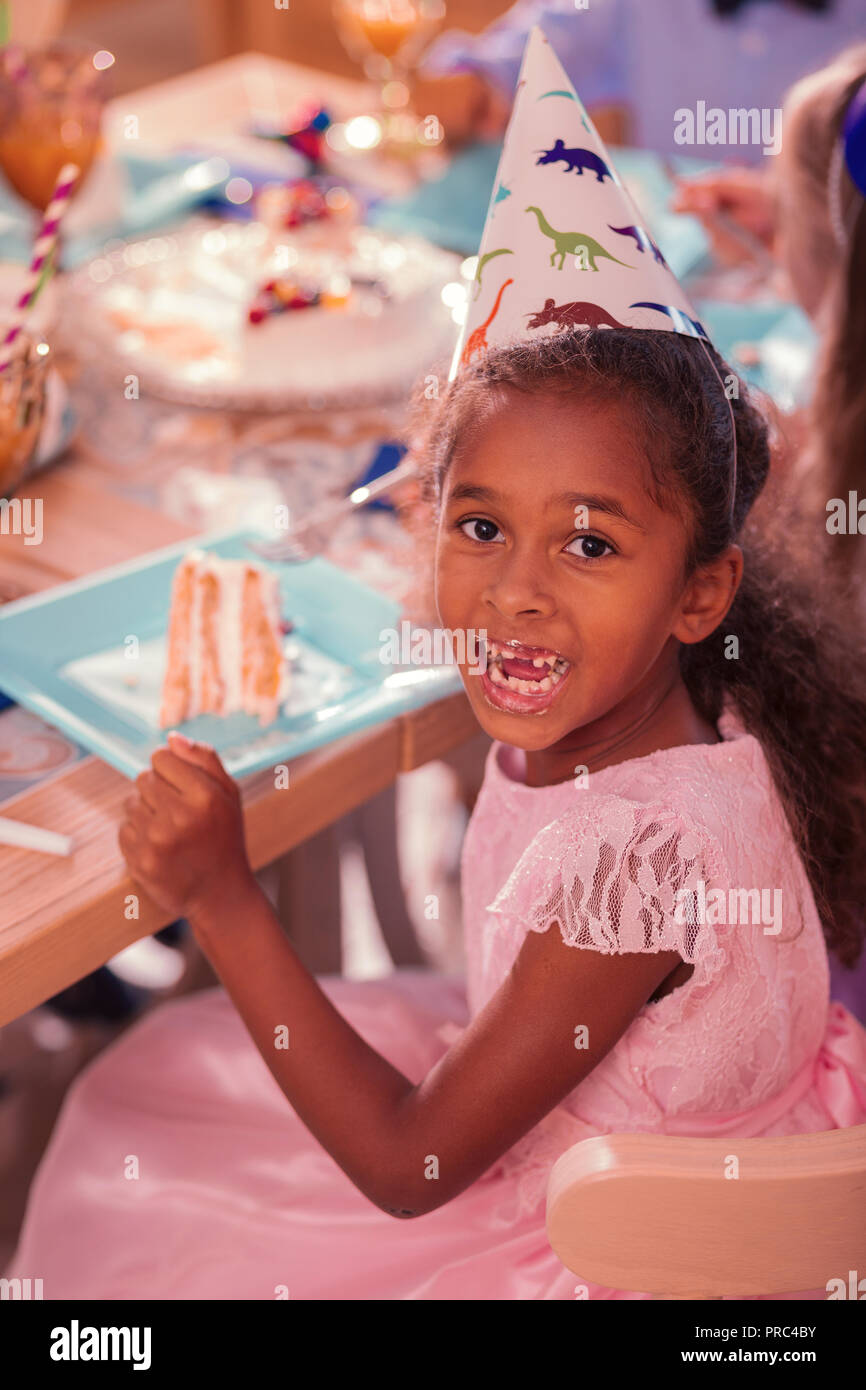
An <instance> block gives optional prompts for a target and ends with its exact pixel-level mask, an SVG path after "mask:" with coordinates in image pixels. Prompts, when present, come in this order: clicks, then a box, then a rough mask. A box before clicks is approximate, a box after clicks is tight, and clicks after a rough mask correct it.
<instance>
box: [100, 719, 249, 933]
mask: <svg viewBox="0 0 866 1390" xmlns="http://www.w3.org/2000/svg"><path fill="white" fill-rule="evenodd" d="M135 786H136V791H135V793H134V794H133V795H132V796H130V797H128V798H127V799H126V801H125V802H124V807H123V809H124V820H123V823H122V825H121V827H120V832H119V835H118V840H119V843H120V848H121V850H122V851H123V854H124V857H125V859H126V862H127V864H128V866H129V871H130V873H131V874H132V876H133V878H134V879H136V880H137V882H138V883H140V884H141V886H142V887H143V888H144V889H145V890H146V892H147V894H148V896H149V897H151V898H152V899H153V901H154V902H155V903H158V904H159V906H160V907H161V908H164V910H165V911H166V912H171V913H173V914H174V915H175V916H177V917H188V918H191V917H193V916H195V915H196V914H197V913H201V912H202V911H209V910H210V909H211V908H212V906H213V905H214V904H220V903H224V902H228V901H229V900H232V899H237V897H238V895H239V894H241V895H242V894H243V893H245V892H246V891H248V890H249V889H250V888H253V889H254V888H255V880H254V879H253V874H252V870H251V868H250V865H249V860H248V859H247V854H246V848H245V845H244V827H243V817H242V814H241V800H240V793H239V792H238V788H237V786H236V784H235V783H234V781H233V780H232V778H231V777H230V776H229V775H228V773H227V772H226V770H225V768H224V767H223V765H222V763H221V762H220V760H219V758H218V757H217V755H216V753H215V752H214V750H213V749H212V748H209V747H208V746H207V744H204V743H193V742H191V741H190V740H189V739H186V738H184V737H183V736H182V735H180V734H175V733H171V734H169V747H168V748H159V749H158V750H157V751H156V752H155V753H154V754H153V757H152V758H151V770H150V771H148V772H142V773H140V774H139V776H138V777H137V778H136V781H135Z"/></svg>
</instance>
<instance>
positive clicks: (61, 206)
mask: <svg viewBox="0 0 866 1390" xmlns="http://www.w3.org/2000/svg"><path fill="white" fill-rule="evenodd" d="M80 173H81V170H80V169H79V167H78V165H77V164H64V166H63V168H62V169H61V170H60V173H59V174H58V175H57V183H56V184H55V186H54V193H53V195H52V198H51V202H50V203H49V204H48V207H47V208H46V209H45V216H44V217H43V219H42V226H41V227H40V228H39V235H38V237H37V238H36V245H35V246H34V248H33V258H32V260H31V262H30V269H29V271H28V273H27V283H26V284H25V286H24V289H23V291H22V292H21V296H20V298H19V300H18V303H17V304H16V305H15V308H14V310H13V312H12V322H11V324H10V325H9V328H8V330H7V333H6V337H5V338H4V339H3V342H2V344H0V372H5V370H6V368H7V367H8V366H9V363H10V362H11V361H12V353H13V350H14V346H15V340H16V338H17V337H18V334H19V333H20V332H21V329H22V328H23V326H24V323H25V321H26V319H27V313H28V310H29V308H30V305H31V303H32V302H33V297H34V294H35V292H36V288H37V286H38V284H39V281H40V279H41V278H42V271H43V268H44V266H45V262H46V261H47V260H48V257H49V256H50V255H51V253H52V252H53V251H54V248H55V247H56V245H57V239H58V236H59V233H60V223H61V222H62V220H63V214H64V213H65V211H66V208H67V204H68V203H69V199H70V196H71V194H72V190H73V188H74V187H75V185H76V183H77V182H78V177H79V175H80Z"/></svg>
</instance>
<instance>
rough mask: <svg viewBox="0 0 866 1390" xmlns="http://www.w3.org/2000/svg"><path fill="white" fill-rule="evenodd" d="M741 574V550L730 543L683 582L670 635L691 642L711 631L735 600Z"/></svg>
mask: <svg viewBox="0 0 866 1390" xmlns="http://www.w3.org/2000/svg"><path fill="white" fill-rule="evenodd" d="M742 577H743V552H742V550H741V549H740V547H739V546H738V545H729V546H728V548H727V550H724V551H723V552H722V554H721V555H719V556H718V558H717V559H715V560H713V561H712V563H711V564H709V565H705V566H704V567H703V568H702V569H700V570H697V571H696V572H695V573H694V574H693V575H692V577H691V578H690V579H689V581H688V583H687V584H686V587H685V589H684V590H683V596H682V599H681V601H680V611H679V616H678V618H677V621H676V624H675V626H674V628H673V629H672V635H673V636H674V637H676V638H678V640H679V641H680V642H685V643H686V644H688V645H691V644H692V643H694V642H702V641H703V640H704V638H705V637H709V635H710V633H711V632H714V631H715V630H716V628H717V627H718V625H719V623H720V622H721V621H722V619H723V618H724V616H725V614H726V613H727V611H728V609H729V608H730V606H731V604H732V603H733V601H734V596H735V594H736V592H737V590H738V588H739V587H740V580H741V579H742Z"/></svg>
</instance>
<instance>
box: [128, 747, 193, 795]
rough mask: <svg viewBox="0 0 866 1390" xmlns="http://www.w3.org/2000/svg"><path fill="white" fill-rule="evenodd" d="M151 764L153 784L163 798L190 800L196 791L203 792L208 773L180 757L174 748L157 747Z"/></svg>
mask: <svg viewBox="0 0 866 1390" xmlns="http://www.w3.org/2000/svg"><path fill="white" fill-rule="evenodd" d="M150 764H151V768H152V771H151V773H150V776H151V777H153V779H154V781H153V786H154V788H155V789H156V792H157V794H158V795H159V796H160V797H161V798H166V799H168V800H173V799H174V798H175V797H179V798H180V800H181V801H186V802H188V801H189V800H190V799H191V798H192V797H194V796H195V795H196V793H200V792H201V790H202V784H203V782H204V780H205V776H206V775H205V774H204V773H203V772H202V770H201V769H199V768H197V767H196V766H195V765H194V764H192V763H188V762H185V761H184V759H183V758H179V757H178V756H177V754H176V753H174V752H173V751H172V749H170V748H157V750H156V752H155V753H153V754H151V759H150ZM141 775H142V776H144V775H145V774H144V773H142V774H141ZM163 804H165V802H163Z"/></svg>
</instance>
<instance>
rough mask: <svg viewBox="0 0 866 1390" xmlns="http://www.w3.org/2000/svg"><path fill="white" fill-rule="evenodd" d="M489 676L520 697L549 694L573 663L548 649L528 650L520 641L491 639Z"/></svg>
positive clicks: (536, 648) (532, 648)
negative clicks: (496, 640)
mask: <svg viewBox="0 0 866 1390" xmlns="http://www.w3.org/2000/svg"><path fill="white" fill-rule="evenodd" d="M486 652H487V675H488V677H489V679H490V681H491V682H492V683H493V685H501V686H503V687H504V688H505V689H507V690H513V691H515V692H516V693H517V694H520V695H540V694H547V692H548V691H550V690H553V689H554V688H555V687H556V686H557V685H558V684H559V682H560V681H561V680H562V678H563V676H565V674H566V672H567V671H568V669H569V667H570V665H571V662H570V661H567V660H566V658H565V657H564V656H560V654H559V653H558V652H555V651H551V650H550V649H548V648H545V647H528V646H524V645H523V644H522V643H520V642H495V641H492V640H488V642H487V644H486Z"/></svg>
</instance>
